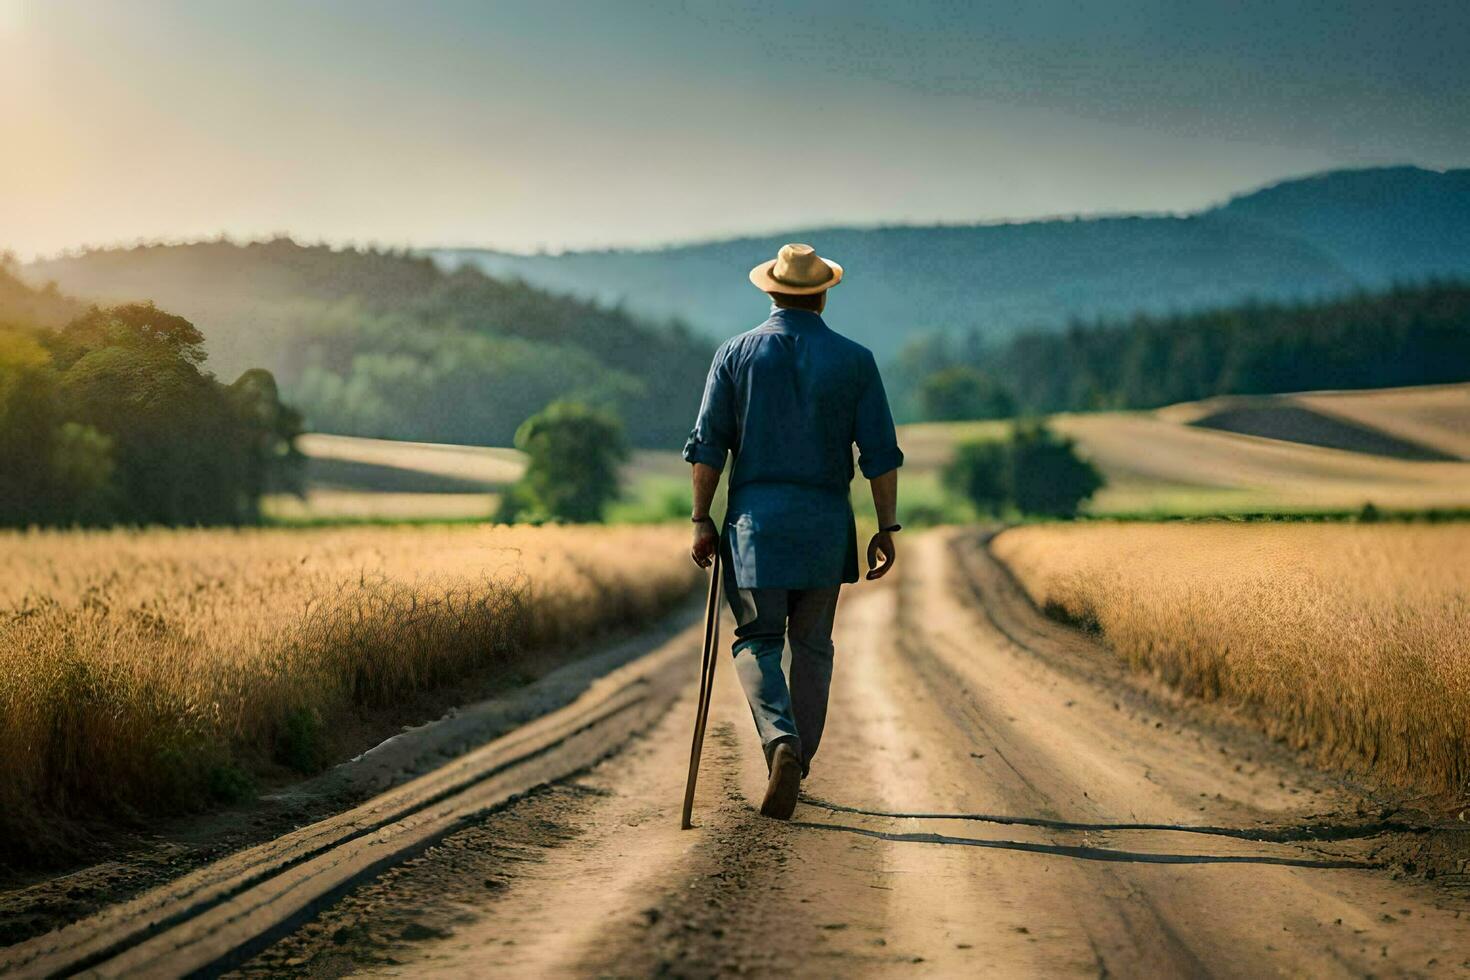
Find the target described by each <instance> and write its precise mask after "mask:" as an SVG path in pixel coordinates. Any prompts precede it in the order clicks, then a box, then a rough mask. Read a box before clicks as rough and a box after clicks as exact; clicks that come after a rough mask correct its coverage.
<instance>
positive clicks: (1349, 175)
mask: <svg viewBox="0 0 1470 980" xmlns="http://www.w3.org/2000/svg"><path fill="white" fill-rule="evenodd" d="M788 241H810V242H812V243H813V244H815V245H816V246H817V247H818V249H819V250H821V251H824V252H826V253H828V254H830V255H832V256H833V257H834V258H836V259H838V260H839V261H841V262H842V263H843V264H844V266H845V267H846V269H847V270H848V272H849V277H848V278H847V279H846V280H845V281H844V282H843V285H842V286H841V288H840V289H838V290H836V291H834V293H833V300H832V312H833V318H834V323H835V324H837V325H839V329H842V330H843V331H844V332H845V333H848V334H849V335H850V336H852V337H853V338H854V339H856V340H859V341H861V342H862V343H864V344H867V345H868V346H870V347H871V348H873V350H874V351H875V352H876V353H877V354H878V355H879V356H880V358H881V357H885V356H888V355H891V354H893V353H894V352H895V351H896V350H898V348H899V347H901V346H902V345H903V343H904V341H905V340H906V339H907V338H909V337H911V336H913V335H915V334H921V333H927V332H931V331H935V330H945V331H951V330H969V329H979V330H981V331H982V332H984V333H986V334H987V335H989V336H992V337H1004V336H1007V335H1010V334H1013V333H1016V332H1018V331H1021V330H1024V329H1027V328H1031V327H1044V328H1060V327H1061V326H1063V325H1065V324H1066V323H1067V322H1068V321H1069V320H1073V319H1093V318H1097V317H1120V316H1129V315H1132V314H1134V313H1138V312H1143V313H1153V314H1164V313H1172V312H1179V311H1187V310H1198V309H1204V308H1208V307H1213V306H1221V305H1228V304H1231V303H1237V302H1240V301H1241V300H1244V299H1262V300H1302V299H1313V298H1318V297H1322V296H1329V295H1337V294H1341V293H1344V292H1346V291H1349V290H1353V289H1356V288H1370V289H1371V288H1378V287H1382V286H1385V285H1388V284H1390V283H1394V282H1400V281H1417V280H1422V279H1425V278H1428V277H1432V276H1445V275H1461V276H1463V275H1465V274H1470V170H1456V171H1450V172H1446V173H1439V172H1434V171H1429V170H1422V169H1419V168H1414V167H1394V168H1379V169H1371V170H1359V171H1338V172H1333V173H1326V174H1320V175H1317V176H1313V177H1306V178H1302V179H1298V180H1290V181H1285V182H1282V183H1279V184H1276V185H1273V186H1271V187H1267V188H1264V189H1261V190H1257V191H1254V192H1252V193H1248V194H1243V195H1240V196H1238V197H1235V198H1233V199H1232V200H1230V201H1229V202H1227V203H1226V204H1224V205H1221V206H1219V207H1215V208H1211V209H1208V210H1205V211H1202V212H1200V213H1198V214H1192V215H1185V216H1123V217H1105V218H1091V219H1075V220H1072V219H1063V220H1049V221H1031V222H1017V223H1005V224H982V225H944V226H913V227H887V228H869V229H858V228H794V229H790V230H785V231H780V232H778V233H775V234H771V235H762V236H753V237H745V238H737V239H731V240H727V241H716V242H704V243H696V244H689V245H679V246H671V247H668V248H660V249H648V250H610V251H587V252H568V253H564V254H560V255H533V256H523V255H511V254H507V253H503V252H495V251H490V250H476V249H443V250H436V251H434V252H432V253H431V254H433V256H434V257H435V259H436V260H437V261H439V262H441V263H443V264H444V265H445V266H446V267H450V268H458V267H461V266H465V265H470V266H474V267H476V268H479V269H482V270H484V271H485V272H487V273H489V274H491V275H494V276H497V277H516V278H520V279H524V280H525V281H526V282H528V283H531V284H534V285H537V286H541V287H544V288H546V289H550V290H553V291H556V292H564V293H568V294H572V295H576V296H581V297H585V298H589V299H594V300H596V301H598V302H599V303H603V304H609V305H619V304H620V305H621V306H622V307H624V308H626V309H628V310H629V311H632V312H634V313H638V314H642V315H645V316H649V317H653V318H655V319H668V318H672V317H680V318H685V319H687V320H688V321H689V322H690V323H691V324H693V325H694V326H695V327H696V328H697V329H699V330H702V331H704V332H705V333H707V334H708V335H710V336H712V337H725V336H729V335H730V334H733V333H737V332H739V331H741V330H744V329H748V328H749V327H750V326H752V325H753V324H754V323H755V322H757V321H758V320H759V319H760V318H761V316H762V313H763V310H764V308H765V307H764V305H763V300H762V299H761V297H760V296H759V295H758V294H757V293H756V292H755V291H754V290H753V289H752V288H751V287H750V285H749V284H748V283H747V282H746V281H745V275H744V273H745V270H746V269H748V268H749V267H750V266H752V265H754V264H755V263H756V262H758V261H761V260H762V259H765V258H767V257H769V256H770V255H772V254H774V252H775V250H776V249H777V248H778V247H779V246H780V245H781V244H782V243H784V242H788Z"/></svg>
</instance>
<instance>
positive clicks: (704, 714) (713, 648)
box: [679, 546, 720, 830]
mask: <svg viewBox="0 0 1470 980" xmlns="http://www.w3.org/2000/svg"><path fill="white" fill-rule="evenodd" d="M719 645H720V548H719V547H718V546H717V547H716V548H715V560H714V564H713V565H712V566H711V568H710V573H709V605H708V606H706V607H705V611H704V657H703V659H702V660H701V661H700V664H699V704H698V705H696V706H695V710H694V742H693V744H692V745H690V747H689V781H688V782H687V783H685V784H684V816H683V820H682V822H681V823H680V825H679V826H680V829H681V830H689V829H690V828H691V827H693V826H694V824H692V823H690V822H689V817H690V815H691V814H692V813H693V812H694V782H695V780H697V779H698V778H699V755H700V753H701V752H702V751H703V750H704V726H705V725H706V724H707V723H708V722H709V699H710V694H711V693H713V691H714V686H715V661H716V660H717V659H719V657H718V649H717V648H718V647H719Z"/></svg>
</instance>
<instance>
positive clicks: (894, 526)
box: [878, 524, 903, 534]
mask: <svg viewBox="0 0 1470 980" xmlns="http://www.w3.org/2000/svg"><path fill="white" fill-rule="evenodd" d="M902 530H903V525H902V524H890V525H888V526H887V527H880V528H878V533H880V534H890V533H892V532H894V531H902Z"/></svg>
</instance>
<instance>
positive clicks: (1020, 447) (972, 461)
mask: <svg viewBox="0 0 1470 980" xmlns="http://www.w3.org/2000/svg"><path fill="white" fill-rule="evenodd" d="M943 479H944V483H945V485H946V486H947V487H949V488H950V489H951V490H953V491H954V492H956V493H958V494H959V495H961V496H962V497H964V498H965V499H966V500H969V501H970V502H971V503H972V504H974V505H975V508H976V509H977V510H979V511H980V512H981V513H985V514H992V515H1000V514H1002V513H1004V512H1005V511H1006V510H1008V509H1015V510H1017V511H1020V512H1021V513H1023V514H1037V515H1041V516H1046V517H1075V516H1076V515H1077V510H1078V508H1079V507H1080V506H1081V505H1082V503H1083V502H1084V501H1086V500H1087V499H1088V498H1089V497H1091V496H1092V495H1093V494H1094V493H1096V492H1097V491H1098V490H1099V489H1101V487H1102V486H1103V482H1104V481H1103V478H1102V474H1100V473H1099V472H1098V471H1097V468H1096V467H1095V466H1093V465H1092V463H1090V462H1089V461H1087V460H1085V459H1083V458H1082V457H1080V456H1079V455H1078V454H1077V448H1076V442H1075V441H1074V440H1073V439H1072V438H1071V437H1069V436H1061V435H1058V434H1057V433H1056V432H1054V431H1052V430H1051V429H1050V428H1048V427H1047V426H1046V424H1045V423H1044V422H1021V423H1016V424H1015V425H1013V426H1012V427H1011V433H1010V436H1009V438H1007V439H1006V440H1004V441H999V440H993V439H990V440H976V441H972V442H967V443H962V444H961V445H960V446H959V447H958V448H957V449H956V451H955V457H954V459H953V460H951V461H950V463H949V465H948V466H946V467H945V469H944V474H943Z"/></svg>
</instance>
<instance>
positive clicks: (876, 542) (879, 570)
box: [868, 531, 898, 582]
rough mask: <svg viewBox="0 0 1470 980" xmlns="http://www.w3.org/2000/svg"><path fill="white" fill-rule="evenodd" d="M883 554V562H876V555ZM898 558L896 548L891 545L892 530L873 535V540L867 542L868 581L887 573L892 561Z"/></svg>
mask: <svg viewBox="0 0 1470 980" xmlns="http://www.w3.org/2000/svg"><path fill="white" fill-rule="evenodd" d="M880 554H881V555H882V556H883V564H881V565H879V564H878V556H879V555H880ZM897 560H898V549H897V548H895V547H894V546H893V532H892V531H879V532H878V533H877V534H875V535H873V540H871V541H869V542H868V581H869V582H871V581H873V580H874V579H880V578H882V577H883V576H885V575H887V574H888V570H889V569H890V568H892V567H893V563H894V562H895V561H897Z"/></svg>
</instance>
